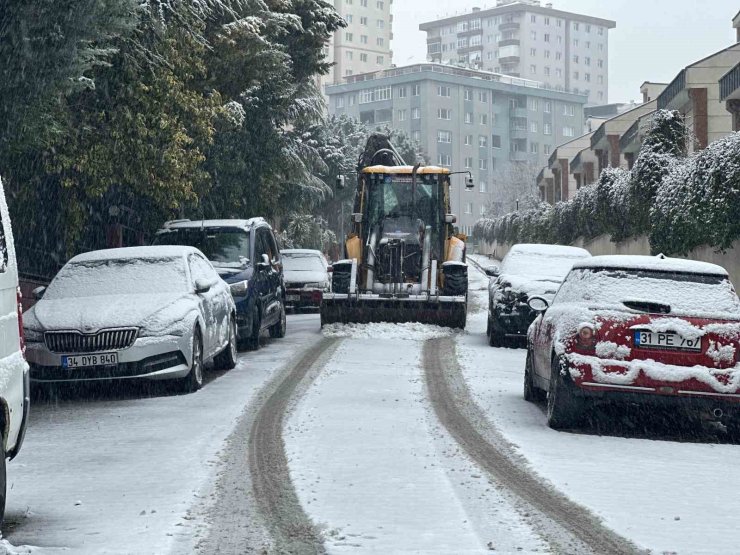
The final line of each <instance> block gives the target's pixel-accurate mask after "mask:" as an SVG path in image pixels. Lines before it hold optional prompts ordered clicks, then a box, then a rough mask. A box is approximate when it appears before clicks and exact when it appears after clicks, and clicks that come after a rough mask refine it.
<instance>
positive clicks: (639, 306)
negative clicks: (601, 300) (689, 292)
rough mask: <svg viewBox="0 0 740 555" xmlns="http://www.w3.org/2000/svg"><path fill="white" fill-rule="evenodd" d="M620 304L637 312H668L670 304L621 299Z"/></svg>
mask: <svg viewBox="0 0 740 555" xmlns="http://www.w3.org/2000/svg"><path fill="white" fill-rule="evenodd" d="M622 304H623V305H624V306H626V307H627V308H629V309H632V310H637V311H638V312H647V313H649V314H670V313H671V305H669V304H663V303H655V302H651V301H622Z"/></svg>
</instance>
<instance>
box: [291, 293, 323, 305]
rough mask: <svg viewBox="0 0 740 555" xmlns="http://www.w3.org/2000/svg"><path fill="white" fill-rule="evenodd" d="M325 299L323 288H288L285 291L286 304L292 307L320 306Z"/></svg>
mask: <svg viewBox="0 0 740 555" xmlns="http://www.w3.org/2000/svg"><path fill="white" fill-rule="evenodd" d="M323 300H324V292H323V291H322V290H321V289H287V290H286V291H285V306H287V307H290V308H309V307H320V306H321V302H322V301H323Z"/></svg>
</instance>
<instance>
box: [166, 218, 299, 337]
mask: <svg viewBox="0 0 740 555" xmlns="http://www.w3.org/2000/svg"><path fill="white" fill-rule="evenodd" d="M153 244H154V245H187V246H191V247H195V248H197V249H199V250H200V251H201V252H202V253H203V254H205V255H206V257H207V258H208V260H210V261H211V264H213V267H214V268H215V269H216V271H217V272H218V273H219V275H220V276H221V278H222V279H223V280H224V281H226V283H228V284H229V287H230V288H231V293H232V295H233V296H234V302H235V303H236V323H237V334H238V338H239V344H240V346H244V347H246V348H248V349H251V350H257V349H259V346H260V336H261V335H262V333H263V332H264V331H266V330H268V331H269V333H270V336H271V337H274V338H281V337H285V333H286V330H287V319H286V317H285V285H284V283H283V267H282V261H281V258H280V251H279V249H278V243H277V241H276V239H275V234H274V233H273V230H272V227H270V224H269V223H267V221H266V220H265V219H264V218H251V219H249V220H238V219H234V220H175V221H172V222H167V223H165V224H164V227H163V228H162V229H160V230H159V231H158V232H157V235H156V236H155V238H154V242H153Z"/></svg>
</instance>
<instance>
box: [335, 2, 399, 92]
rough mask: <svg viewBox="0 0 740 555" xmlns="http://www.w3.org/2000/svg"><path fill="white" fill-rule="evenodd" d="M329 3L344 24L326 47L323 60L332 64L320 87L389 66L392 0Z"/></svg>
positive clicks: (390, 57)
mask: <svg viewBox="0 0 740 555" xmlns="http://www.w3.org/2000/svg"><path fill="white" fill-rule="evenodd" d="M330 1H331V0H330ZM333 3H334V8H335V9H336V10H337V12H338V13H339V14H340V15H341V16H342V17H343V18H344V20H345V21H346V22H347V27H346V28H344V29H339V30H338V31H336V32H335V33H334V35H333V36H332V38H331V39H330V40H329V44H327V46H326V57H327V61H328V62H330V63H333V64H334V66H333V67H332V69H331V71H330V72H329V74H328V75H325V76H324V77H323V78H322V85H323V87H325V86H326V85H332V84H334V83H340V82H341V81H342V79H343V78H344V77H346V76H349V75H357V74H359V73H368V72H371V71H378V70H382V69H387V68H389V67H391V65H392V64H391V61H392V58H393V52H392V50H391V40H392V39H393V15H392V13H391V8H392V7H393V0H333ZM323 87H322V88H323Z"/></svg>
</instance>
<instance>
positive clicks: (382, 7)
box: [377, 0, 385, 10]
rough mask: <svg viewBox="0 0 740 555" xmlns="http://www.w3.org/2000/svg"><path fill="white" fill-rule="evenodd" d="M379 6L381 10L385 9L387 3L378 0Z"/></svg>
mask: <svg viewBox="0 0 740 555" xmlns="http://www.w3.org/2000/svg"><path fill="white" fill-rule="evenodd" d="M377 7H378V9H379V10H383V9H385V5H384V4H383V0H378V1H377Z"/></svg>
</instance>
